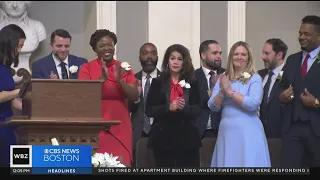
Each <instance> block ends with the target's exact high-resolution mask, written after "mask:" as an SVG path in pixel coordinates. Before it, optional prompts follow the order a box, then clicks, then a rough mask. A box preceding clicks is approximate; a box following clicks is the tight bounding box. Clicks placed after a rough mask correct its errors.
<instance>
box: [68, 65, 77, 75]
mask: <svg viewBox="0 0 320 180" xmlns="http://www.w3.org/2000/svg"><path fill="white" fill-rule="evenodd" d="M69 71H70V72H71V73H72V74H73V73H76V72H77V71H78V66H71V67H70V68H69Z"/></svg>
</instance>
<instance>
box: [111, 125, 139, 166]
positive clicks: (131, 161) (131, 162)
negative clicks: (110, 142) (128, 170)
mask: <svg viewBox="0 0 320 180" xmlns="http://www.w3.org/2000/svg"><path fill="white" fill-rule="evenodd" d="M105 131H106V132H108V133H109V134H110V135H111V136H113V137H114V138H115V139H116V140H117V141H118V142H119V143H120V144H121V145H122V146H123V147H124V148H125V149H126V151H127V152H128V154H129V156H130V166H131V165H132V164H133V160H132V158H131V153H130V151H129V150H128V148H127V147H126V146H125V145H124V144H123V143H122V142H121V141H120V139H118V138H117V137H116V136H115V135H114V134H112V133H111V131H110V127H109V128H108V129H105Z"/></svg>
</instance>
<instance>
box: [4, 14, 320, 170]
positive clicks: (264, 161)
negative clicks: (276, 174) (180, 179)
mask: <svg viewBox="0 0 320 180" xmlns="http://www.w3.org/2000/svg"><path fill="white" fill-rule="evenodd" d="M14 28H17V27H16V26H15V25H8V26H7V27H5V28H3V29H2V30H1V31H0V60H1V62H2V63H1V64H0V67H1V71H0V82H1V83H0V120H1V121H4V119H5V118H7V117H10V116H12V110H11V106H12V107H16V106H15V105H16V104H17V103H15V102H16V101H15V100H13V99H14V98H16V97H19V90H18V89H15V87H14V83H13V80H12V77H11V74H10V73H11V71H10V66H11V65H12V64H13V63H14V64H16V63H18V60H17V57H18V56H17V55H18V53H19V50H21V46H23V40H24V39H25V36H23V31H22V30H20V29H19V30H15V31H13V30H11V29H14ZM6 29H10V31H9V32H8V31H6ZM299 42H300V45H301V51H300V52H298V53H296V54H293V55H290V56H289V57H288V58H287V61H286V63H284V59H285V56H286V53H287V49H288V48H287V46H286V45H285V43H283V41H282V40H280V39H270V40H267V41H266V43H265V45H264V47H263V52H262V59H263V61H264V62H265V69H263V70H260V71H256V69H255V60H254V58H253V53H252V49H251V47H250V46H249V44H248V43H246V42H243V41H239V42H236V43H235V44H234V45H233V46H232V47H231V49H230V52H229V54H228V59H227V63H226V64H227V65H226V69H224V68H222V67H221V64H222V55H221V54H222V50H221V46H220V45H219V43H218V42H217V41H215V40H206V41H204V42H202V43H201V45H200V47H199V56H200V59H201V62H202V63H201V64H202V66H201V67H200V68H199V69H196V70H195V69H194V66H193V64H192V61H194V60H192V59H191V55H190V52H189V50H188V49H187V47H185V46H183V45H181V44H174V45H171V46H169V47H168V48H167V49H166V51H165V54H164V57H163V61H162V66H161V70H159V69H157V68H156V66H157V62H158V51H157V48H156V46H155V45H154V44H152V43H145V44H144V45H143V46H142V47H141V48H140V51H139V60H140V64H141V66H142V70H141V71H139V72H138V73H136V74H134V72H133V71H132V69H131V68H130V65H128V64H127V63H124V62H121V61H118V60H115V59H114V57H113V56H114V52H115V45H116V43H117V36H116V35H115V34H114V33H113V32H110V31H109V30H106V29H99V30H97V31H95V32H94V33H93V34H92V36H91V39H90V46H91V47H92V49H93V51H94V52H95V53H96V55H97V58H96V59H94V60H91V61H89V62H88V61H87V60H86V59H83V58H80V57H77V56H72V55H70V54H69V48H70V43H71V36H70V34H69V33H68V32H66V31H65V30H61V29H60V30H56V31H55V32H54V33H52V35H51V47H52V53H51V54H50V55H49V56H47V57H44V58H42V59H40V60H38V61H36V62H34V63H33V65H32V77H33V78H42V79H71V78H73V79H83V80H97V79H101V77H103V78H104V79H105V82H104V83H103V86H102V97H101V103H102V106H101V107H102V117H103V119H104V120H114V119H117V120H120V121H121V124H120V125H117V126H113V127H111V128H110V129H109V130H103V131H101V132H100V133H99V149H98V152H108V153H112V154H114V155H116V156H123V164H126V165H132V166H134V162H135V158H134V151H135V145H136V143H137V141H138V140H139V139H140V138H143V137H148V147H149V148H151V149H153V152H154V157H155V161H156V166H157V167H199V166H200V157H199V154H200V153H199V148H200V147H201V140H202V139H203V138H206V137H216V138H217V140H216V144H215V148H214V152H213V156H212V162H211V167H270V166H271V162H270V155H269V149H268V142H267V138H282V139H283V153H282V165H283V167H305V166H320V142H319V141H320V139H319V135H320V129H319V128H320V123H319V122H320V121H319V120H320V109H319V108H320V105H319V98H320V86H319V85H318V84H317V79H319V78H320V73H319V72H320V71H319V70H320V55H319V51H320V17H317V16H306V17H305V18H303V20H302V24H301V27H300V30H299ZM8 44H10V45H11V46H12V47H10V48H8V47H9V46H8ZM19 48H20V49H19ZM73 65H74V66H78V67H79V70H78V71H77V72H75V73H71V72H70V71H68V69H69V68H70V67H71V66H73ZM18 108H20V109H21V104H19V107H18ZM318 121H319V122H318ZM282 129H283V131H282ZM13 131H14V128H10V127H1V129H0V134H1V136H0V143H1V147H2V148H1V151H2V152H1V158H0V159H1V162H2V164H1V165H2V166H6V165H8V164H7V163H8V161H7V160H8V159H5V158H9V145H10V144H15V139H14V135H13ZM8 136H10V137H11V139H10V138H8Z"/></svg>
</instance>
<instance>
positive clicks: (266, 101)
mask: <svg viewBox="0 0 320 180" xmlns="http://www.w3.org/2000/svg"><path fill="white" fill-rule="evenodd" d="M287 51H288V46H287V45H286V44H285V43H284V42H283V41H282V40H281V39H269V40H267V41H266V42H265V44H264V46H263V50H262V57H261V58H262V60H263V62H264V66H265V69H262V70H259V71H258V73H259V75H260V76H261V77H262V79H263V82H262V83H263V87H264V88H263V91H264V92H263V99H262V103H261V105H260V119H261V121H262V123H263V126H264V129H265V133H266V136H267V138H281V137H282V125H283V107H281V106H280V104H281V103H280V101H279V96H280V88H279V82H280V80H281V77H282V73H283V66H284V59H285V57H286V54H287Z"/></svg>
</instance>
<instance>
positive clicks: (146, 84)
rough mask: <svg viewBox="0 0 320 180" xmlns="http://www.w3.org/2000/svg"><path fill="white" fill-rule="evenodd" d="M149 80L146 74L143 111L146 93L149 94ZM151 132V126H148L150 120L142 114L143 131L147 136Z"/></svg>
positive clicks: (149, 77)
mask: <svg viewBox="0 0 320 180" xmlns="http://www.w3.org/2000/svg"><path fill="white" fill-rule="evenodd" d="M150 79H151V76H150V75H149V74H148V75H147V77H146V83H145V85H144V91H143V92H144V94H143V100H144V109H145V107H146V102H147V97H148V92H149V89H150V85H151V83H150ZM150 130H151V124H150V118H149V117H148V116H147V115H146V114H144V122H143V131H144V132H145V133H146V134H148V133H149V132H150Z"/></svg>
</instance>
